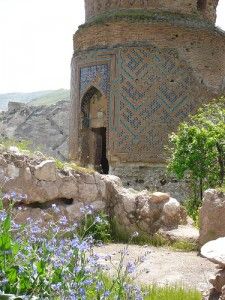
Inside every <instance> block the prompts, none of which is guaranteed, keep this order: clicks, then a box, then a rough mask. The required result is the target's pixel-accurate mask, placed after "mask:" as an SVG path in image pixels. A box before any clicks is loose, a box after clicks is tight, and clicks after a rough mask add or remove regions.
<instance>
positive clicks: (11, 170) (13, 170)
mask: <svg viewBox="0 0 225 300" xmlns="http://www.w3.org/2000/svg"><path fill="white" fill-rule="evenodd" d="M19 175H20V170H19V168H17V167H15V166H14V165H12V164H9V165H8V166H7V176H8V177H10V178H12V179H15V178H17V177H19Z"/></svg>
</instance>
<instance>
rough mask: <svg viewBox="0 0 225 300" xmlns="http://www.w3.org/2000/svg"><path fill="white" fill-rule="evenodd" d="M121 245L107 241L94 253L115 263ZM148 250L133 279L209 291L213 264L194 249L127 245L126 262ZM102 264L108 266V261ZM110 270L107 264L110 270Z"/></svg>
mask: <svg viewBox="0 0 225 300" xmlns="http://www.w3.org/2000/svg"><path fill="white" fill-rule="evenodd" d="M124 247H125V245H122V244H109V245H105V246H102V247H96V248H95V252H96V253H98V254H101V255H112V262H113V263H114V264H116V265H118V263H119V260H120V251H121V250H122V249H124ZM147 251H148V252H149V254H148V255H147V257H146V260H145V261H144V263H142V264H141V265H140V266H139V268H138V272H137V273H138V274H137V277H136V279H135V280H136V282H138V283H141V284H147V285H149V284H152V283H156V284H159V285H165V284H169V285H183V286H184V287H187V288H188V287H191V288H196V289H198V290H199V291H202V292H203V291H207V290H209V288H210V283H209V279H210V277H212V275H213V273H214V272H215V265H214V264H213V263H211V262H209V261H208V260H207V259H205V258H202V257H200V256H199V255H198V253H197V252H178V251H173V250H171V249H169V248H155V247H151V246H137V245H130V246H129V248H128V254H127V255H126V259H125V261H126V262H128V261H134V260H137V259H138V257H140V256H143V255H144V254H145V253H146V252H147ZM103 261H105V260H104V259H103ZM105 263H106V265H109V266H110V262H108V261H106V262H105ZM112 269H113V268H112V267H110V270H111V272H112Z"/></svg>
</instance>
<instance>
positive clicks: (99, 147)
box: [81, 87, 109, 174]
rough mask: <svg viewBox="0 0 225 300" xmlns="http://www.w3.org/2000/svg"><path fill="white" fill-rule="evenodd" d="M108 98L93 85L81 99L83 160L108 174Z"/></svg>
mask: <svg viewBox="0 0 225 300" xmlns="http://www.w3.org/2000/svg"><path fill="white" fill-rule="evenodd" d="M106 112H107V99H106V97H105V96H104V95H102V93H101V92H100V91H99V90H98V89H96V88H95V87H91V88H90V89H89V90H88V91H87V92H86V93H85V95H84V96H83V98H82V101H81V126H82V129H81V132H82V141H81V161H82V163H83V164H84V165H92V166H93V167H94V168H95V169H96V170H97V171H98V172H100V173H103V174H108V172H109V164H108V159H107V142H106V135H107V114H106Z"/></svg>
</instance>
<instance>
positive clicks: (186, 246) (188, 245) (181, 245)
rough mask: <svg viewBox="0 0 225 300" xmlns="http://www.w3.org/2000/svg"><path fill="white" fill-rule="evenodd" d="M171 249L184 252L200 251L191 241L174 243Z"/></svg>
mask: <svg viewBox="0 0 225 300" xmlns="http://www.w3.org/2000/svg"><path fill="white" fill-rule="evenodd" d="M170 247H171V248H172V249H173V250H177V251H183V252H192V251H198V245H196V244H195V243H192V242H189V241H177V242H174V243H172V244H171V246H170Z"/></svg>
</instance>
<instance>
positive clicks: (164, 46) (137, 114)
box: [70, 20, 225, 167]
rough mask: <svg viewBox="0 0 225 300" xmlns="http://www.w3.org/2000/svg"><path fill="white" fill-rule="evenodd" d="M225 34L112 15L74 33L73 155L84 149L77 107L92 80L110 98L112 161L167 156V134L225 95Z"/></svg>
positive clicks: (161, 160) (109, 148) (149, 161)
mask: <svg viewBox="0 0 225 300" xmlns="http://www.w3.org/2000/svg"><path fill="white" fill-rule="evenodd" d="M224 41H225V37H224V35H223V34H222V33H221V34H220V33H218V32H216V31H214V30H207V29H203V28H202V29H199V28H198V29H196V28H188V27H184V26H174V25H173V26H172V25H169V24H165V23H161V24H160V23H155V24H151V23H149V22H131V21H128V20H126V21H114V22H113V21H109V22H105V23H103V24H99V25H94V24H93V25H92V26H87V27H84V28H81V29H80V30H79V31H78V32H77V33H76V34H75V36H74V47H75V53H74V57H73V60H72V80H71V82H72V85H71V95H72V99H73V109H72V110H71V134H70V156H71V158H72V159H78V160H79V157H80V154H81V152H82V149H81V147H80V145H81V140H82V137H81V134H80V132H81V131H80V130H81V123H80V114H81V111H80V107H81V101H82V98H83V96H84V95H85V93H86V92H87V91H88V89H89V88H90V87H91V86H95V87H96V88H97V89H98V90H99V91H100V92H101V93H102V94H103V95H104V96H105V97H106V98H107V103H108V111H107V124H108V126H107V154H108V159H109V162H110V165H111V166H112V167H113V166H118V165H119V164H125V163H127V164H131V163H145V164H146V165H147V164H152V163H153V164H158V163H164V162H165V152H164V147H165V145H166V143H167V137H168V134H169V133H170V132H172V131H174V130H176V128H177V126H178V124H179V123H180V122H181V121H183V120H185V119H186V118H187V116H188V114H190V113H194V112H195V111H196V110H197V108H198V107H199V106H200V105H201V104H202V103H204V102H208V101H209V100H211V99H213V98H214V97H217V96H219V95H222V94H224V93H225V43H224Z"/></svg>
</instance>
